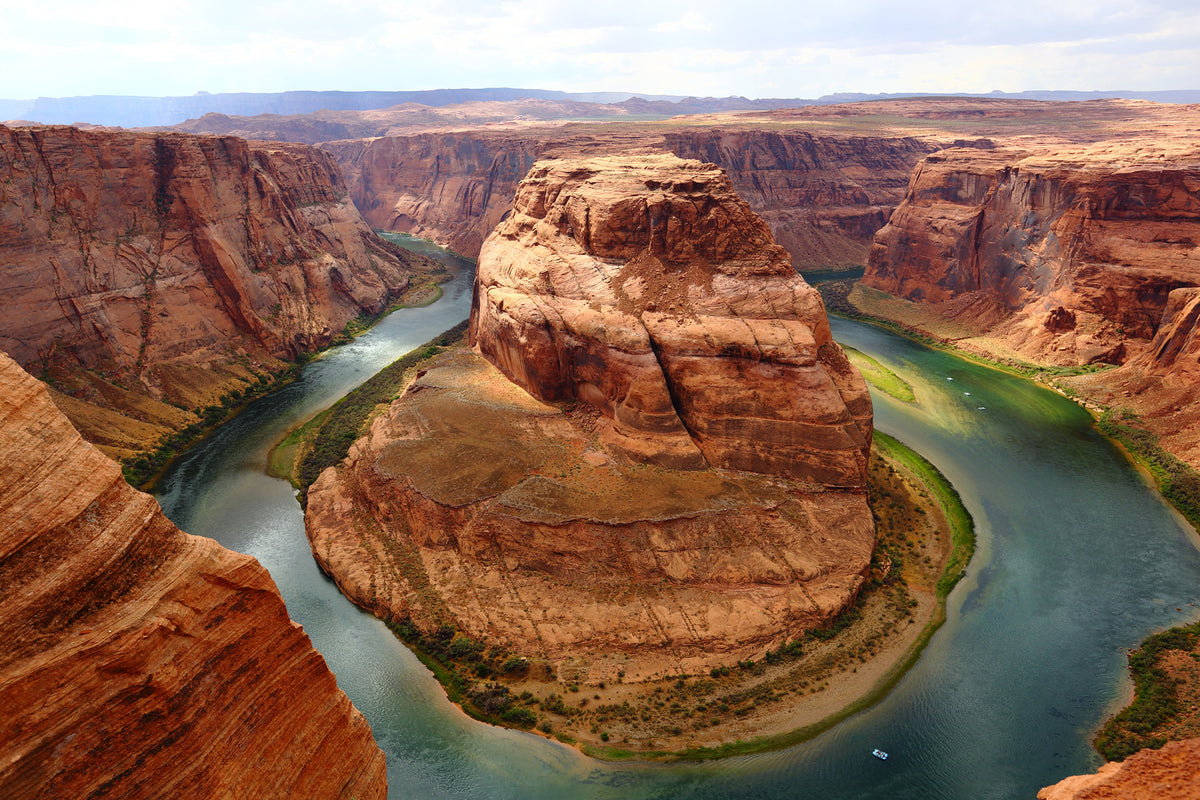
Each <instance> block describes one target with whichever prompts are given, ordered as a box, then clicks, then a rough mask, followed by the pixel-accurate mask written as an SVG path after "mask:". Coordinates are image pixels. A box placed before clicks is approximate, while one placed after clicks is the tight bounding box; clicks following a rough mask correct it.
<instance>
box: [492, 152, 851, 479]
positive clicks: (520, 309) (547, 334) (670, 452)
mask: <svg viewBox="0 0 1200 800" xmlns="http://www.w3.org/2000/svg"><path fill="white" fill-rule="evenodd" d="M471 332H472V340H473V341H474V342H475V343H476V345H477V346H478V348H479V350H480V352H482V353H483V354H484V355H485V356H486V357H488V358H489V359H490V360H492V361H493V362H494V363H495V364H496V365H497V366H498V367H499V368H500V369H501V371H503V372H504V374H505V375H507V376H508V377H509V378H510V379H511V380H513V381H515V382H516V383H517V384H519V385H520V386H522V387H523V388H524V389H526V390H527V391H528V392H530V393H531V394H532V395H534V396H535V397H538V398H540V399H542V400H547V401H561V400H569V399H577V400H581V401H583V402H586V403H590V404H591V405H594V406H596V407H597V408H599V409H600V411H601V412H602V413H603V415H604V417H605V418H606V420H607V421H608V427H607V429H606V434H607V436H608V441H609V444H610V446H612V447H615V448H617V449H618V450H620V451H621V452H623V453H625V454H626V455H628V456H629V457H631V458H633V459H634V460H637V461H643V462H649V463H656V464H660V465H662V466H668V467H671V468H678V469H694V468H701V467H704V466H714V467H721V468H728V469H741V470H750V471H754V472H764V473H770V474H777V475H782V476H787V477H792V478H797V479H803V480H808V481H812V482H816V483H820V484H825V485H837V486H863V485H865V479H866V478H865V476H866V458H867V453H868V450H869V447H870V438H871V404H870V398H869V396H868V394H867V391H866V385H865V383H864V382H863V380H862V378H861V377H860V376H859V375H858V373H857V371H855V370H854V368H853V367H851V366H850V365H849V363H848V362H847V361H846V359H845V356H844V355H843V354H842V352H841V350H840V348H838V346H837V345H836V344H835V343H834V342H833V340H832V337H831V336H830V332H829V324H828V320H827V319H826V316H825V310H824V307H823V305H822V303H821V299H820V296H819V295H818V294H817V293H816V291H815V290H813V289H812V288H811V287H809V286H808V284H806V283H805V282H804V281H803V280H802V279H801V278H800V277H799V276H798V275H796V273H795V271H794V270H793V269H792V268H791V264H790V262H789V259H788V257H787V253H786V252H784V250H783V248H781V247H779V246H778V245H777V244H775V242H774V240H773V239H772V237H771V233H770V230H769V229H768V228H767V226H766V225H765V224H764V223H763V222H762V220H761V219H759V218H758V217H757V216H756V215H755V214H754V213H753V211H751V210H750V208H749V206H748V205H746V203H745V202H743V201H741V200H740V199H739V198H738V197H737V195H736V194H735V193H734V191H733V188H732V187H731V186H730V184H729V181H728V179H727V178H726V177H725V175H724V174H723V173H722V172H721V170H720V169H718V168H717V167H715V166H713V165H706V164H702V163H700V162H697V161H685V160H681V159H678V158H676V157H674V156H641V157H632V156H621V157H612V158H596V159H580V160H564V161H548V162H543V163H540V164H538V165H537V166H535V167H534V169H533V170H531V172H530V174H529V176H528V177H527V178H526V179H525V180H524V181H522V183H521V186H520V188H519V189H518V192H517V197H516V200H515V201H514V204H513V211H512V213H511V214H510V215H509V216H508V217H506V218H505V220H504V222H502V223H501V224H500V225H499V226H498V227H497V229H496V230H495V232H494V233H493V234H492V236H490V237H489V238H488V241H487V242H486V243H485V245H484V248H483V251H482V252H481V253H480V258H479V268H478V272H477V275H476V285H475V299H474V305H473V308H472V324H471Z"/></svg>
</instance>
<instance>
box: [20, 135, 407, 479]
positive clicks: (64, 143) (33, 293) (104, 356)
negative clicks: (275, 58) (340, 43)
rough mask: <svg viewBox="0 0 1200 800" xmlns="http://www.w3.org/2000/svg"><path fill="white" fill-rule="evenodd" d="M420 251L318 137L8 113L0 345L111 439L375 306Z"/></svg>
mask: <svg viewBox="0 0 1200 800" xmlns="http://www.w3.org/2000/svg"><path fill="white" fill-rule="evenodd" d="M410 260H411V259H410V257H409V256H407V255H406V254H405V253H403V252H402V251H399V250H398V249H397V248H395V247H393V246H391V245H389V244H387V243H385V242H383V241H381V240H380V239H379V238H378V237H377V236H375V235H374V233H373V232H372V231H371V229H370V228H369V227H368V226H367V225H366V224H365V223H364V222H363V220H362V218H361V217H360V215H359V214H358V212H357V210H356V209H355V208H354V206H353V204H352V203H351V201H350V199H349V197H348V195H347V192H346V188H345V186H344V184H343V181H342V178H341V176H340V173H339V171H338V169H337V165H336V163H335V162H334V161H333V159H332V158H330V157H329V155H328V154H326V153H323V152H321V151H318V150H315V149H312V148H309V147H306V146H301V145H284V144H262V143H247V142H245V141H242V140H240V139H235V138H230V137H224V138H216V137H196V136H186V135H181V134H162V135H150V134H134V133H128V132H117V131H82V130H78V129H75V128H63V127H50V128H45V127H34V128H21V129H10V128H4V127H0V261H3V263H4V265H5V269H4V271H3V275H0V297H3V298H4V302H5V308H6V313H5V314H4V315H3V316H2V317H0V349H4V350H5V351H7V352H8V353H10V354H11V355H12V356H13V358H15V359H16V360H17V361H18V362H19V363H21V364H22V365H24V366H26V367H28V368H29V369H31V370H33V371H35V372H38V373H39V374H42V373H44V374H47V375H48V376H50V377H51V378H53V379H54V380H55V383H56V384H57V385H58V386H59V387H60V388H62V389H63V390H64V391H66V392H67V393H68V394H73V395H75V396H76V400H78V401H80V402H75V403H71V402H64V404H63V405H64V408H65V409H66V410H67V411H68V413H69V414H71V416H72V417H73V418H74V419H75V420H76V421H78V422H79V423H80V424H81V425H82V426H83V429H84V433H85V435H86V436H88V437H89V438H93V439H95V440H97V442H98V443H99V444H101V445H103V446H105V447H106V451H107V452H109V453H110V454H112V455H116V456H121V455H126V454H128V452H130V451H131V450H137V449H139V447H138V446H137V444H138V442H141V443H143V444H144V443H145V441H146V440H149V441H151V442H152V441H153V440H154V439H155V438H156V436H157V435H162V434H163V433H165V432H166V431H168V430H171V429H174V428H178V427H182V425H184V424H187V422H188V421H189V420H190V421H194V420H195V417H194V416H191V415H190V414H188V413H187V411H188V410H190V409H194V408H197V407H203V406H205V405H208V404H209V403H212V402H215V401H216V400H217V397H218V396H219V395H221V394H222V393H223V392H225V391H229V390H231V389H238V390H244V389H246V388H247V387H248V386H249V385H250V384H251V383H254V382H256V381H257V378H258V377H259V376H262V375H265V374H266V373H269V372H272V371H274V370H277V369H278V368H279V367H281V366H282V364H281V362H280V361H279V360H280V359H293V358H295V357H296V356H297V355H299V354H300V353H302V352H305V351H311V350H313V349H315V348H318V347H321V346H323V345H325V344H327V343H328V342H329V341H330V340H331V339H332V337H333V336H334V335H335V334H337V333H338V332H340V331H341V330H342V328H343V327H344V326H345V324H346V323H347V322H348V321H349V320H351V319H353V318H355V317H356V316H358V315H359V314H364V313H365V314H373V313H377V312H378V311H380V310H381V309H382V308H383V307H384V306H385V304H386V303H387V302H388V300H389V298H390V297H392V296H394V295H395V294H396V293H398V292H399V291H401V290H403V289H404V288H405V286H406V285H407V283H408V280H409V276H410V274H411V272H412V269H413V267H412V265H411V263H410ZM81 403H83V404H87V405H81ZM89 406H90V408H89ZM97 406H98V407H100V408H101V409H107V410H109V411H116V412H118V413H120V414H123V415H124V417H125V419H124V423H123V426H124V427H123V433H122V434H121V435H119V436H109V438H107V439H106V438H105V437H106V431H108V430H109V429H111V428H112V427H113V422H114V421H115V422H117V423H118V424H122V423H121V422H120V420H119V419H115V420H114V419H110V418H105V417H104V415H103V412H100V411H96V407H97ZM181 407H182V408H181ZM89 411H90V413H89ZM113 416H114V417H115V415H113ZM139 424H140V425H142V426H149V428H150V429H149V430H148V431H139V430H136V428H137V426H138V425H139Z"/></svg>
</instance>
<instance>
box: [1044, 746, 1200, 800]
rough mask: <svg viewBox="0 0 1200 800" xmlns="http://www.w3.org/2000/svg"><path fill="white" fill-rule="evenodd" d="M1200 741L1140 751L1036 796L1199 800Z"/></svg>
mask: <svg viewBox="0 0 1200 800" xmlns="http://www.w3.org/2000/svg"><path fill="white" fill-rule="evenodd" d="M1197 759H1200V739H1185V740H1183V741H1179V742H1169V743H1168V744H1166V745H1165V746H1163V748H1162V749H1161V750H1148V749H1147V750H1141V751H1139V752H1137V753H1135V754H1134V755H1132V756H1130V757H1129V758H1127V759H1125V760H1124V761H1115V762H1113V763H1111V764H1106V765H1104V766H1103V767H1101V768H1100V771H1099V772H1097V773H1094V774H1091V775H1073V776H1071V777H1069V778H1064V779H1062V780H1061V781H1059V782H1058V783H1056V784H1054V785H1053V786H1047V787H1046V788H1044V789H1042V790H1041V791H1040V792H1038V794H1037V796H1038V800H1148V798H1154V800H1192V798H1195V797H1200V770H1197V769H1196V762H1197Z"/></svg>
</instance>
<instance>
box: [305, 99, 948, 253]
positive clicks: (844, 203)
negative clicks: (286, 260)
mask: <svg viewBox="0 0 1200 800" xmlns="http://www.w3.org/2000/svg"><path fill="white" fill-rule="evenodd" d="M321 146H322V147H323V148H324V149H327V150H329V151H330V152H332V153H333V154H334V155H335V156H336V157H337V159H338V163H339V164H340V165H341V167H342V170H343V171H344V172H345V174H346V176H347V182H348V184H349V186H350V194H351V196H352V197H353V198H354V202H355V203H356V204H357V205H358V207H359V208H360V209H361V210H362V212H363V216H364V217H366V219H367V220H369V221H370V222H371V224H372V225H374V226H376V227H378V228H384V229H388V230H401V231H407V232H411V233H414V234H417V235H421V236H428V237H430V238H433V239H435V240H437V241H439V242H442V243H444V244H446V245H447V246H449V247H451V248H453V249H454V250H457V251H459V252H462V253H466V254H467V255H471V256H474V255H476V254H477V253H478V252H479V249H480V247H481V246H482V244H483V240H484V238H485V237H486V236H487V235H488V234H489V233H490V232H491V231H492V229H493V228H495V226H496V224H497V223H498V222H499V221H500V219H501V218H502V217H503V216H504V214H505V213H506V212H507V211H508V209H509V207H510V203H511V202H512V198H513V193H514V191H515V189H516V185H517V182H518V181H519V180H521V178H523V177H524V176H525V174H526V173H527V172H528V171H529V168H530V167H531V166H532V165H533V163H534V161H536V160H538V159H541V158H574V157H579V156H585V155H586V156H591V155H600V154H608V153H617V152H622V151H630V150H636V151H639V152H660V153H662V152H671V153H675V154H676V155H678V156H680V157H682V158H697V159H701V160H704V161H709V162H712V163H715V164H717V165H718V166H720V167H722V168H724V169H725V170H726V172H727V173H728V174H729V177H730V179H731V180H732V181H733V185H734V188H735V189H736V190H737V192H738V193H739V194H740V195H741V196H743V197H744V198H745V199H746V200H747V201H748V202H749V203H750V206H751V208H753V209H754V211H755V212H757V213H758V214H760V215H761V216H762V217H763V218H764V219H766V221H767V223H768V224H769V225H770V226H771V229H772V231H773V232H774V235H775V238H776V240H777V241H778V242H779V243H780V244H781V245H783V246H784V248H785V249H786V250H788V252H789V253H791V255H792V260H793V263H794V265H795V266H796V268H798V269H799V268H806V267H810V266H818V267H828V266H830V265H833V264H844V263H851V264H861V263H862V261H863V260H864V259H865V257H866V253H867V250H868V247H869V245H870V242H871V237H872V236H873V235H874V233H875V231H876V230H878V229H879V228H880V227H881V226H882V225H883V223H884V221H885V220H886V219H887V216H888V214H890V213H891V211H892V209H893V208H894V207H895V205H896V204H897V203H898V202H899V201H900V199H901V198H902V197H903V195H904V189H905V186H906V185H907V180H908V176H909V173H910V172H911V171H912V168H913V165H914V164H916V163H917V161H918V160H919V159H920V158H921V157H922V156H924V155H926V154H927V153H929V152H930V151H932V150H933V149H935V145H933V144H930V143H928V142H924V141H920V140H917V139H915V138H911V137H903V136H879V137H874V138H871V137H863V136H843V135H836V136H830V135H825V136H819V135H813V134H811V133H809V132H806V131H789V130H756V129H746V130H739V129H736V128H732V129H728V128H720V127H712V128H704V129H700V130H693V129H691V128H688V129H685V130H683V131H680V130H678V129H677V128H672V127H671V126H670V125H668V124H665V123H664V124H663V125H662V126H658V127H649V126H646V125H642V126H640V127H635V126H632V125H607V126H605V127H604V128H603V129H602V130H597V131H593V132H589V133H586V134H585V133H581V132H574V129H573V128H570V127H568V128H565V129H563V128H556V129H549V130H547V129H541V130H538V129H533V130H519V129H518V130H509V131H504V132H490V131H486V130H471V131H463V132H454V133H422V134H411V135H403V136H388V137H384V138H379V139H370V140H361V141H346V142H327V143H325V144H323V145H321Z"/></svg>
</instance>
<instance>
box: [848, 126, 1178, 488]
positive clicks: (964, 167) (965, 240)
mask: <svg viewBox="0 0 1200 800" xmlns="http://www.w3.org/2000/svg"><path fill="white" fill-rule="evenodd" d="M1179 113H1180V114H1181V115H1183V118H1185V119H1186V118H1187V117H1186V115H1187V114H1188V113H1191V114H1193V115H1194V113H1195V111H1194V110H1192V111H1189V110H1187V109H1181V111H1180V112H1179ZM863 283H864V284H866V285H868V286H872V287H874V288H878V289H882V290H884V291H886V292H889V293H891V294H894V295H898V296H900V297H904V298H906V299H909V300H914V301H917V302H921V303H923V304H926V305H927V306H930V307H932V308H933V309H935V310H936V311H937V313H939V314H940V315H942V316H944V317H947V318H952V319H955V320H958V321H964V322H966V323H968V324H969V325H974V327H975V329H976V330H977V332H978V333H979V334H980V335H979V336H978V337H976V338H972V339H968V340H967V341H966V344H967V346H969V347H974V348H978V349H982V350H983V351H985V352H989V353H991V354H993V355H999V356H1001V357H1012V356H1013V355H1015V356H1017V357H1020V358H1023V359H1027V360H1031V361H1035V362H1041V363H1049V364H1057V365H1077V364H1088V363H1097V364H1119V365H1121V366H1120V367H1119V368H1118V369H1115V370H1107V371H1104V372H1100V373H1097V374H1094V375H1083V376H1079V377H1074V378H1070V379H1065V382H1067V383H1069V384H1070V385H1071V386H1072V387H1073V388H1074V389H1075V390H1076V391H1078V392H1079V393H1080V395H1082V396H1083V397H1085V398H1087V399H1090V400H1094V401H1097V402H1099V403H1101V404H1103V405H1105V406H1113V405H1117V406H1127V407H1130V408H1133V409H1134V410H1136V411H1137V412H1138V413H1139V414H1141V415H1143V417H1144V418H1145V419H1146V421H1147V423H1148V424H1149V425H1150V427H1151V428H1152V429H1153V430H1154V431H1155V432H1156V433H1158V434H1159V435H1160V437H1162V443H1163V444H1164V446H1166V447H1167V448H1168V449H1169V450H1171V451H1172V452H1173V453H1175V454H1176V455H1179V456H1180V457H1182V458H1184V459H1185V460H1187V461H1189V462H1190V463H1191V464H1192V465H1193V466H1197V467H1200V430H1198V425H1200V410H1197V409H1198V405H1197V400H1200V395H1198V392H1200V388H1198V378H1200V360H1198V356H1200V347H1198V346H1197V332H1196V323H1197V318H1198V315H1200V312H1198V311H1197V306H1196V297H1197V291H1198V290H1200V289H1198V287H1200V145H1198V144H1197V141H1196V139H1195V137H1194V135H1192V136H1190V137H1189V136H1186V135H1182V134H1175V135H1171V136H1168V135H1166V134H1163V135H1162V136H1156V135H1150V134H1145V135H1142V136H1141V137H1140V138H1139V137H1133V138H1132V139H1131V141H1130V142H1128V143H1125V142H1104V143H1101V144H1095V145H1090V146H1087V147H1076V148H1068V149H1063V150H1061V151H1058V152H1051V151H1049V150H1046V149H1039V150H1036V151H1018V150H1012V149H998V150H993V151H980V150H969V149H955V150H946V151H943V152H941V153H938V154H936V155H933V156H930V157H929V158H927V159H926V160H925V161H923V162H922V163H921V165H920V166H919V167H918V169H917V171H916V172H915V173H914V176H913V179H912V183H911V185H910V187H909V192H908V196H907V197H906V198H905V200H904V202H903V203H902V204H901V205H900V206H899V207H898V208H897V209H896V212H895V213H894V214H893V215H892V218H891V220H890V221H889V223H888V225H887V226H886V227H885V228H884V229H883V230H881V231H880V232H879V234H878V235H877V236H876V239H875V244H874V246H873V249H872V252H871V260H870V263H869V265H868V267H867V273H866V275H865V276H864V278H863Z"/></svg>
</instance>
